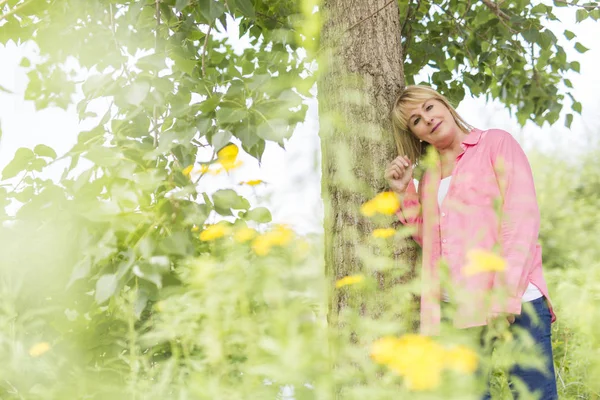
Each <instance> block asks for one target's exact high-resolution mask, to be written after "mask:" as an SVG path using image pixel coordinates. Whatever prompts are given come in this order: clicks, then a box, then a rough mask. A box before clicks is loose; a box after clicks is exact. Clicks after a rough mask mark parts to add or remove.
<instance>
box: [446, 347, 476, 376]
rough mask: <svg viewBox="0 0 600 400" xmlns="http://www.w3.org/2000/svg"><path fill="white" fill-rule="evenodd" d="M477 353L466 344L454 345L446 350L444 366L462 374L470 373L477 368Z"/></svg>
mask: <svg viewBox="0 0 600 400" xmlns="http://www.w3.org/2000/svg"><path fill="white" fill-rule="evenodd" d="M478 362H479V358H478V356H477V353H475V352H474V351H473V350H471V349H470V348H468V347H466V346H455V347H452V348H450V349H448V350H446V354H445V363H446V366H447V367H448V368H450V369H452V370H454V371H457V372H462V373H463V374H472V373H474V372H475V371H476V370H477V364H478Z"/></svg>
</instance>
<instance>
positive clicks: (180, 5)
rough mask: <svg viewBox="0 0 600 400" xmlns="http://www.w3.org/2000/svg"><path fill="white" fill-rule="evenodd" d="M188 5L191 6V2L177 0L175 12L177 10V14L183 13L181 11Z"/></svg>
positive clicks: (188, 0)
mask: <svg viewBox="0 0 600 400" xmlns="http://www.w3.org/2000/svg"><path fill="white" fill-rule="evenodd" d="M188 4H190V0H177V1H176V2H175V10H177V12H181V10H183V9H184V8H186V7H187V6H188Z"/></svg>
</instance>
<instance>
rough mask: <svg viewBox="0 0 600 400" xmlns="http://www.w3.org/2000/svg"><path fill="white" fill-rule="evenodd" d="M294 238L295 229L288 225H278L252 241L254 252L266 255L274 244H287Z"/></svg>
mask: <svg viewBox="0 0 600 400" xmlns="http://www.w3.org/2000/svg"><path fill="white" fill-rule="evenodd" d="M293 238H294V231H293V230H291V229H290V228H289V227H287V226H286V225H276V226H275V227H274V228H273V229H272V230H271V231H269V232H266V233H264V234H262V235H260V236H259V237H257V238H256V239H254V242H253V243H252V248H253V249H254V252H255V253H256V254H258V255H259V256H264V255H267V254H268V253H269V251H271V248H272V247H273V246H285V245H287V244H288V243H290V242H291V241H292V239H293Z"/></svg>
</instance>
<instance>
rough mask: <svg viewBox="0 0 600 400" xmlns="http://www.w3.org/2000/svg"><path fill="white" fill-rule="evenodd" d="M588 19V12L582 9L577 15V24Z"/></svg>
mask: <svg viewBox="0 0 600 400" xmlns="http://www.w3.org/2000/svg"><path fill="white" fill-rule="evenodd" d="M587 17H588V12H587V11H586V10H584V9H583V8H580V9H578V10H577V12H576V13H575V19H576V21H577V22H581V21H583V20H584V19H586V18H587Z"/></svg>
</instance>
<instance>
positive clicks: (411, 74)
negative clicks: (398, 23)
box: [399, 0, 598, 126]
mask: <svg viewBox="0 0 600 400" xmlns="http://www.w3.org/2000/svg"><path fill="white" fill-rule="evenodd" d="M489 3H491V4H492V6H490V5H487V4H486V2H466V1H458V0H428V1H417V2H414V1H407V2H399V5H400V15H401V16H402V17H404V16H406V20H407V22H406V23H405V24H404V25H403V32H402V33H403V35H402V40H403V46H404V53H405V54H404V57H405V64H404V72H405V75H406V81H407V82H408V83H409V84H414V83H415V79H416V77H417V76H418V75H419V73H420V72H421V71H422V70H423V69H424V68H425V67H430V68H431V69H432V73H431V74H430V79H429V82H428V83H429V84H431V85H432V86H434V87H435V88H436V89H437V90H439V91H440V92H441V93H443V94H445V95H446V96H447V97H448V98H449V99H451V100H452V101H453V102H454V103H456V104H458V103H459V102H460V101H461V100H462V99H463V98H464V96H465V93H466V92H467V90H468V91H469V92H470V93H471V94H473V95H474V96H480V95H485V96H486V98H487V99H497V100H500V101H501V102H502V103H503V104H504V105H505V106H506V107H507V108H508V109H509V110H510V111H511V112H512V113H514V115H515V116H516V117H517V120H518V121H519V123H520V124H521V125H524V124H525V122H527V121H528V120H532V121H534V122H535V123H536V124H537V125H539V126H542V124H543V123H544V122H548V123H549V124H550V125H552V124H554V123H555V122H556V121H557V120H558V118H559V115H560V112H561V110H562V109H563V103H564V100H565V95H567V96H569V97H572V96H571V93H570V92H569V91H568V90H567V91H564V90H563V88H562V85H561V84H564V85H565V86H567V88H569V87H571V86H570V85H569V83H567V80H566V79H565V74H566V73H567V72H568V71H575V72H579V64H578V63H575V62H569V60H568V59H567V55H566V52H565V50H564V48H563V46H561V45H559V44H558V41H557V38H556V36H555V35H554V33H553V32H552V31H550V30H549V29H548V28H546V27H545V26H544V22H545V21H556V20H558V18H557V17H556V15H555V14H554V12H553V10H554V7H552V6H550V5H546V4H539V3H536V2H528V1H504V2H489ZM563 3H564V2H559V1H556V2H555V7H560V6H564V5H565V4H563ZM496 4H497V5H496ZM494 7H496V8H494ZM572 7H575V8H576V7H577V6H572ZM594 7H597V5H596V6H594ZM592 9H593V7H591V6H590V10H592ZM597 11H598V9H594V11H591V12H589V13H588V11H587V9H584V8H577V10H576V15H577V20H578V21H582V20H584V19H586V18H588V17H589V16H591V17H592V18H594V16H592V14H591V13H594V15H596V12H597ZM596 18H597V17H596ZM403 19H404V18H403ZM564 35H565V37H566V39H567V40H568V41H571V42H574V41H575V35H574V34H573V33H572V32H570V31H565V33H564ZM574 46H575V49H576V50H577V51H579V52H580V53H584V52H585V51H587V48H586V47H585V46H584V45H582V44H581V43H579V42H576V43H575V44H574ZM576 104H577V102H576V101H575V100H573V106H572V109H573V110H574V111H576V112H578V113H581V110H580V108H581V107H577V106H576ZM578 108H579V110H578ZM567 118H568V117H567ZM566 123H567V124H569V122H568V121H567V122H566Z"/></svg>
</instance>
